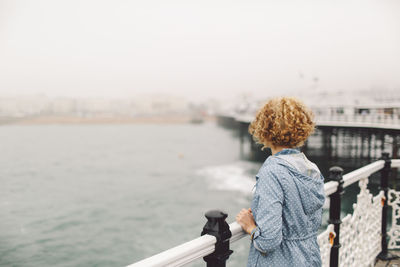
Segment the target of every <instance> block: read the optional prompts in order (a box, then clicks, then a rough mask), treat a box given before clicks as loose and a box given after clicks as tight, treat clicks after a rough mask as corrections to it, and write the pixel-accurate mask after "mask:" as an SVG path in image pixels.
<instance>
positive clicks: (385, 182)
mask: <svg viewBox="0 0 400 267" xmlns="http://www.w3.org/2000/svg"><path fill="white" fill-rule="evenodd" d="M381 159H383V160H384V161H385V165H384V166H383V169H382V170H381V190H383V193H384V196H385V198H384V200H383V207H382V226H381V230H382V233H381V236H382V240H381V246H382V251H381V252H380V253H379V255H378V258H379V259H381V260H392V259H394V258H396V256H394V255H392V254H391V253H389V251H388V240H387V233H386V232H387V229H386V228H387V210H388V204H387V201H388V190H389V174H390V169H391V164H392V161H391V159H390V157H389V153H387V152H383V153H382V158H381Z"/></svg>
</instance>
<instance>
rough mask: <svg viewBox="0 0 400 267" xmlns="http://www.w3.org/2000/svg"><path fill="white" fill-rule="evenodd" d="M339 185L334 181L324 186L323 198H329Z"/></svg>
mask: <svg viewBox="0 0 400 267" xmlns="http://www.w3.org/2000/svg"><path fill="white" fill-rule="evenodd" d="M338 185H339V183H338V182H335V181H330V182H327V183H325V184H324V191H325V196H330V195H332V194H333V193H335V192H336V190H337V187H338Z"/></svg>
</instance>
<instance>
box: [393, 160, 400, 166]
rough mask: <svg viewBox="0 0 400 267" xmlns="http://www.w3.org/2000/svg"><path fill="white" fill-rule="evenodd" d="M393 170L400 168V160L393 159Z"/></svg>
mask: <svg viewBox="0 0 400 267" xmlns="http://www.w3.org/2000/svg"><path fill="white" fill-rule="evenodd" d="M392 168H400V159H392Z"/></svg>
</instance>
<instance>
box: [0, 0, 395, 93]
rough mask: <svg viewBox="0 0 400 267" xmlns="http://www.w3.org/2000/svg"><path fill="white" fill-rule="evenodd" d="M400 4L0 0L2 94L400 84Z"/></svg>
mask: <svg viewBox="0 0 400 267" xmlns="http://www.w3.org/2000/svg"><path fill="white" fill-rule="evenodd" d="M399 14H400V1H398V0H359V1H355V0H330V1H328V0H326V1H321V0H318V1H317V0H315V1H311V0H292V1H289V0H279V1H278V0H275V1H272V0H260V1H256V0H243V1H241V0H240V1H239V0H200V1H190V0H182V1H177V0H141V1H127V0H65V1H60V0H41V1H39V0H35V1H34V0H0V95H4V94H33V93H45V94H47V95H50V96H58V95H62V96H117V97H120V96H132V95H135V94H136V93H141V94H142V93H145V92H172V93H176V94H184V95H185V96H189V97H191V98H203V99H204V98H208V97H222V96H224V95H235V94H239V93H241V92H252V93H253V95H258V94H259V95H260V96H265V95H268V94H269V93H270V92H275V93H276V92H287V91H289V90H306V89H309V90H311V89H312V88H316V89H314V90H319V91H321V90H354V89H369V88H371V86H384V87H386V88H390V89H394V88H400V15H399ZM314 77H318V79H315V78H314Z"/></svg>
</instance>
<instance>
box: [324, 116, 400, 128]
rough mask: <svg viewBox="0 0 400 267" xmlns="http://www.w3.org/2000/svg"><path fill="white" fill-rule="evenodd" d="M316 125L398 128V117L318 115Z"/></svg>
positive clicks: (399, 121) (399, 122) (399, 124)
mask: <svg viewBox="0 0 400 267" xmlns="http://www.w3.org/2000/svg"><path fill="white" fill-rule="evenodd" d="M316 124H317V126H340V127H362V128H379V129H396V130H400V119H399V117H397V116H388V115H352V116H347V115H328V116H327V115H319V116H316Z"/></svg>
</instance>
